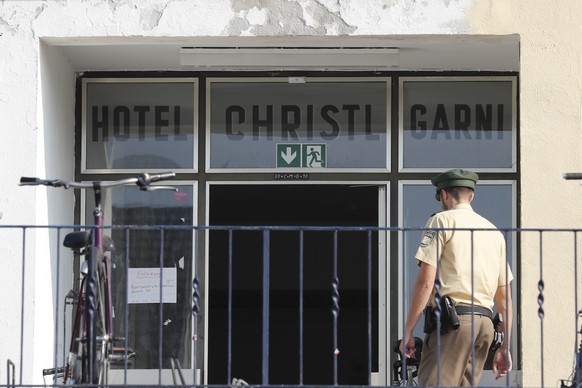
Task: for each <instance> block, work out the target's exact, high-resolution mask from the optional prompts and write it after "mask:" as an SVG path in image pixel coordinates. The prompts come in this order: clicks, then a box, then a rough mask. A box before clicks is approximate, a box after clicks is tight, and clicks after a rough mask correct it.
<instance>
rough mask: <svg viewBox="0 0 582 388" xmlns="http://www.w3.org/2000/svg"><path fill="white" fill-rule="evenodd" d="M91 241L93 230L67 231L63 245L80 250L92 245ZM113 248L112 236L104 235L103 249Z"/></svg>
mask: <svg viewBox="0 0 582 388" xmlns="http://www.w3.org/2000/svg"><path fill="white" fill-rule="evenodd" d="M91 243H92V239H91V232H88V231H82V232H71V233H67V235H66V236H65V239H64V240H63V245H64V246H65V247H67V248H71V249H72V250H74V251H79V250H80V249H82V248H85V247H86V246H88V245H91ZM113 248H114V246H113V240H112V239H111V237H108V236H103V251H106V252H111V251H112V250H113Z"/></svg>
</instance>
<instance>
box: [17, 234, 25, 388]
mask: <svg viewBox="0 0 582 388" xmlns="http://www.w3.org/2000/svg"><path fill="white" fill-rule="evenodd" d="M25 280H26V227H23V228H22V285H21V290H20V305H21V306H22V307H21V309H20V365H19V366H18V369H19V371H20V378H19V381H20V385H22V364H23V362H24V310H25V305H24V290H25V289H26V286H25Z"/></svg>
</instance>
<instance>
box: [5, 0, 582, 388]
mask: <svg viewBox="0 0 582 388" xmlns="http://www.w3.org/2000/svg"><path fill="white" fill-rule="evenodd" d="M580 20H582V2H580V1H579V0H560V1H556V0H554V1H549V0H512V1H507V0H458V1H455V0H434V1H433V0H431V1H414V0H319V1H316V0H289V1H283V0H212V1H210V0H206V1H186V2H184V1H178V0H174V1H172V0H117V1H113V0H109V1H105V0H93V1H81V0H79V1H30V0H23V1H3V2H1V3H0V118H1V120H2V121H1V123H2V141H1V142H0V151H1V152H0V166H2V170H3V174H2V178H3V182H2V184H1V185H0V223H1V224H2V225H10V224H31V225H33V224H37V225H38V224H40V225H43V224H67V223H72V222H73V212H72V203H73V199H72V194H71V193H70V192H55V191H53V192H50V191H49V192H47V191H46V190H43V189H39V188H35V189H32V188H21V187H18V186H17V182H18V180H19V178H20V176H23V175H24V176H26V175H33V176H47V177H62V178H70V177H72V176H73V168H74V153H73V141H74V139H73V134H74V76H75V73H74V66H73V65H72V64H71V63H69V62H68V59H67V57H66V56H65V55H64V54H63V53H62V52H61V51H60V49H59V48H58V47H54V46H51V47H47V46H45V44H44V43H43V42H45V41H46V42H49V41H51V40H55V39H56V40H60V41H65V42H69V43H74V42H75V40H77V39H80V38H83V39H84V41H85V42H87V41H89V42H93V43H94V44H99V43H100V42H103V40H108V42H111V41H112V40H113V41H115V39H120V40H123V41H124V42H127V41H131V40H132V39H135V40H139V39H142V38H144V37H145V38H165V39H174V38H180V39H183V38H188V37H203V38H212V37H220V38H227V37H244V36H258V37H260V36H264V37H269V36H271V37H280V38H282V39H283V38H284V39H286V41H287V42H289V41H291V42H292V37H294V36H308V37H309V36H311V37H319V36H321V37H323V36H327V37H330V36H346V35H349V36H362V35H372V36H399V35H402V36H405V35H419V36H422V35H444V36H447V35H448V36H450V35H474V34H479V35H480V34H483V35H506V34H519V36H520V42H521V59H520V91H519V99H520V109H521V111H520V118H519V120H520V135H521V137H520V153H521V174H522V175H521V177H522V184H521V197H520V199H521V203H520V205H521V225H522V226H523V227H579V226H580V225H581V224H582V223H581V217H582V188H581V187H580V185H579V184H578V183H576V182H565V181H563V180H562V178H561V174H562V173H563V172H566V171H581V170H582V163H581V162H582V156H581V152H580V150H581V146H582V144H581V141H582V137H581V133H580V130H581V126H582V122H581V117H582V114H581V111H582V91H581V89H582V70H581V69H582V43H581V40H580V37H581V36H582V23H580ZM419 36H416V37H415V38H416V39H418V38H419ZM87 39H89V40H87ZM91 39H93V40H91ZM105 60H106V59H105ZM112 70H114V69H112ZM115 70H117V69H115ZM30 233H31V234H33V235H35V237H36V238H34V239H33V240H32V244H31V245H30V246H27V247H26V249H27V255H26V263H25V265H26V267H27V272H26V273H27V278H26V289H25V295H26V298H25V299H26V301H25V306H26V310H25V314H24V325H25V329H26V332H27V333H32V335H27V336H25V338H24V339H23V340H24V346H25V355H24V358H23V360H20V351H19V349H20V341H21V339H20V336H19V333H20V324H21V323H20V322H21V319H20V316H19V314H20V303H21V289H20V279H21V276H22V265H23V263H22V260H21V257H22V240H21V238H20V236H19V234H18V233H17V232H14V231H10V232H9V233H1V234H0V247H1V248H0V249H1V251H2V253H3V254H2V257H3V260H2V264H1V265H2V268H1V270H0V285H1V286H0V290H1V292H2V295H3V302H2V304H0V333H1V334H0V343H1V344H2V345H1V346H0V372H1V373H2V374H4V370H3V369H2V368H3V367H4V365H5V360H6V359H7V358H10V359H12V360H14V361H15V362H17V364H20V363H21V362H22V363H23V364H24V365H18V367H17V369H20V368H21V367H22V369H23V370H24V373H23V375H24V381H25V382H33V381H34V382H37V383H38V382H40V381H42V380H39V377H38V371H40V369H41V368H43V367H46V365H47V360H46V359H43V358H42V356H39V355H40V354H42V353H43V352H40V351H38V350H40V349H42V348H46V347H52V336H53V334H54V328H53V327H50V326H47V324H46V322H49V321H50V319H48V318H47V317H50V314H51V311H52V309H51V304H53V303H54V296H51V295H53V294H54V292H55V291H56V290H55V287H56V286H55V285H56V283H55V281H56V274H57V273H59V269H60V270H61V272H60V273H61V276H60V281H61V282H62V284H63V285H62V287H61V292H63V290H64V289H66V287H67V285H69V284H70V281H71V280H70V279H68V278H67V276H70V275H63V274H70V273H71V269H70V265H71V264H70V263H56V262H54V261H52V260H54V256H55V255H54V252H55V250H56V246H55V243H52V245H50V244H49V246H50V247H51V248H50V249H51V250H50V252H46V246H47V245H46V243H47V241H50V239H49V237H50V236H49V235H48V234H47V233H46V232H44V231H41V230H37V231H35V232H33V231H30ZM538 248H539V245H537V243H535V242H533V241H528V240H527V239H525V240H524V241H523V245H522V252H523V253H522V264H521V265H522V267H521V277H522V278H521V280H522V286H521V290H520V294H521V298H522V301H521V303H522V304H521V306H522V310H521V311H522V315H521V329H520V331H521V333H522V342H523V349H522V350H523V355H522V356H523V371H524V373H523V383H524V385H525V386H539V385H540V381H539V378H540V377H539V373H538V372H537V371H538V367H539V364H540V349H539V343H540V334H538V333H539V332H540V330H539V319H538V317H537V307H538V306H537V296H538V292H539V291H538V288H537V281H538V276H539V264H538V263H539V261H538V259H539V254H538ZM544 252H545V255H546V259H545V261H544V262H545V263H547V264H545V265H544V277H545V278H546V279H547V281H546V291H545V292H546V299H547V300H548V301H549V300H552V301H558V302H553V303H548V305H547V311H546V314H547V316H551V315H552V314H553V315H557V316H558V315H559V314H561V315H562V316H564V319H563V320H562V322H561V323H559V324H556V323H552V324H548V326H549V327H546V338H545V341H546V342H545V344H546V348H545V363H546V364H545V368H546V376H545V383H546V384H550V385H551V384H553V383H554V382H555V381H557V379H558V378H565V377H567V376H568V374H569V372H570V366H571V352H570V349H572V348H573V344H572V340H573V337H572V336H564V335H559V334H558V333H563V332H564V330H569V328H570V327H573V318H574V317H573V316H571V315H573V314H570V313H567V314H564V311H566V312H569V311H573V308H572V306H571V305H572V301H571V299H570V296H571V295H572V290H571V286H568V285H566V286H564V284H563V280H564V278H566V277H568V276H570V274H571V269H572V264H571V257H568V255H570V256H571V254H570V253H568V248H567V245H566V244H555V245H554V246H551V245H550V246H548V248H547V249H546V250H545V251H544ZM49 253H50V254H49ZM58 266H60V267H61V268H59V267H58ZM568 279H569V278H568ZM568 281H569V280H568ZM567 284H571V282H570V283H567ZM568 287H570V288H569V289H568ZM564 288H566V289H564ZM563 296H567V297H563ZM548 322H550V320H548ZM552 322H555V321H552ZM552 325H553V326H552ZM564 328H566V329H564ZM548 337H549V339H548ZM564 349H567V352H564ZM35 350H37V351H35ZM49 364H50V362H49ZM29 371H35V372H36V373H37V376H36V379H35V380H33V377H32V372H29Z"/></svg>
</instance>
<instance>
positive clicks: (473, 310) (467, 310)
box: [455, 306, 493, 319]
mask: <svg viewBox="0 0 582 388" xmlns="http://www.w3.org/2000/svg"><path fill="white" fill-rule="evenodd" d="M455 310H457V314H458V315H466V314H475V315H483V316H484V317H488V318H489V319H493V313H492V312H491V310H489V309H488V308H485V307H481V306H455Z"/></svg>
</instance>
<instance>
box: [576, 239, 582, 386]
mask: <svg viewBox="0 0 582 388" xmlns="http://www.w3.org/2000/svg"><path fill="white" fill-rule="evenodd" d="M579 317H580V313H579V309H578V233H577V232H576V231H575V232H574V338H575V341H574V356H577V352H578V327H579V326H578V324H579ZM581 334H582V333H581ZM580 350H582V349H580ZM576 363H578V360H576ZM574 377H575V379H574V384H580V382H581V377H582V376H580V371H579V370H578V368H576V372H575V374H574Z"/></svg>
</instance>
